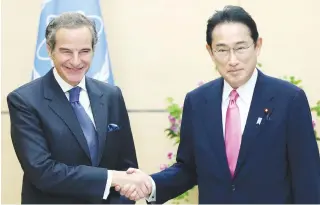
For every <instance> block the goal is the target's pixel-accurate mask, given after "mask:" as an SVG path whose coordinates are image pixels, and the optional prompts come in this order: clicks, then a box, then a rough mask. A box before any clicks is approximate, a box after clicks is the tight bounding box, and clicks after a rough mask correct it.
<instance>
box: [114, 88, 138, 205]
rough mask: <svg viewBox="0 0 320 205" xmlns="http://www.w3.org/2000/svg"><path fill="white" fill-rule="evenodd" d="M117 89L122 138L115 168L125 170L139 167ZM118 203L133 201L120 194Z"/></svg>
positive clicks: (125, 113)
mask: <svg viewBox="0 0 320 205" xmlns="http://www.w3.org/2000/svg"><path fill="white" fill-rule="evenodd" d="M116 88H117V90H118V105H119V121H120V134H119V135H120V136H121V138H122V142H121V145H122V146H121V152H119V153H120V156H119V158H118V159H119V160H118V161H117V166H116V169H117V170H120V171H127V170H128V169H129V168H130V167H132V168H139V166H138V160H137V155H136V150H135V145H134V140H133V136H132V131H131V126H130V120H129V116H128V111H127V108H126V105H125V101H124V99H123V95H122V92H121V89H120V88H118V87H116ZM111 192H112V193H114V194H115V193H116V194H115V195H119V193H118V192H116V191H115V190H114V188H112V190H111ZM119 203H121V204H134V203H135V201H131V200H129V199H128V198H126V197H125V196H120V199H119Z"/></svg>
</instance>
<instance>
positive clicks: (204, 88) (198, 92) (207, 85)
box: [188, 77, 222, 96]
mask: <svg viewBox="0 0 320 205" xmlns="http://www.w3.org/2000/svg"><path fill="white" fill-rule="evenodd" d="M221 83H222V78H221V77H219V78H217V79H214V80H211V81H209V82H207V83H204V84H202V85H200V86H199V87H197V88H195V89H193V90H191V91H190V92H189V93H188V95H189V96H199V95H204V94H205V93H206V92H207V91H208V89H210V88H212V87H219V86H220V85H221Z"/></svg>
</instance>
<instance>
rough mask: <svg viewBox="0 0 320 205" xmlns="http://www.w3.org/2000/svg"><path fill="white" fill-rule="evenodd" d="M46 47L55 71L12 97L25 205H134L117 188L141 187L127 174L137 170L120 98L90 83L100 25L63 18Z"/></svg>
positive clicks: (79, 16)
mask: <svg viewBox="0 0 320 205" xmlns="http://www.w3.org/2000/svg"><path fill="white" fill-rule="evenodd" d="M46 40H47V49H48V52H49V54H50V56H51V58H52V60H53V63H54V68H53V69H51V70H50V71H49V72H48V73H47V74H46V75H45V76H43V77H41V78H39V79H37V80H34V81H32V82H30V83H27V84H25V85H23V86H21V87H20V88H18V89H16V90H14V91H12V92H11V93H10V94H9V95H8V97H7V101H8V107H9V112H10V119H11V137H12V142H13V146H14V149H15V152H16V155H17V157H18V160H19V162H20V164H21V167H22V169H23V172H24V175H23V184H22V194H21V198H22V203H28V204H38V203H41V204H48V203H54V204H60V203H65V204H67V203H74V204H85V203H132V202H131V201H129V200H127V199H126V198H124V197H123V198H122V197H121V196H120V194H119V193H118V192H116V191H115V190H114V188H111V187H114V186H115V185H124V184H125V183H129V182H130V183H136V182H137V179H136V178H137V177H136V178H133V177H130V176H129V175H127V174H126V173H125V171H124V170H127V169H128V168H129V167H135V168H137V167H138V163H137V158H136V152H135V147H134V141H133V137H132V133H131V128H130V123H129V118H128V114H127V110H126V106H125V103H124V100H123V97H122V94H121V91H120V89H119V88H118V87H116V86H111V85H108V84H106V83H103V82H100V81H97V80H94V79H92V78H89V77H85V74H86V72H87V71H88V69H89V67H90V63H91V60H92V57H93V51H94V46H95V45H96V43H97V31H96V28H95V25H94V24H93V23H92V22H91V21H90V20H89V19H87V18H86V17H85V16H84V15H82V14H79V13H65V14H62V15H61V16H59V17H57V18H56V19H54V20H52V21H51V22H50V24H49V25H48V27H47V29H46ZM116 170H119V171H116ZM121 170H122V171H121ZM140 181H141V180H140ZM137 183H138V182H137Z"/></svg>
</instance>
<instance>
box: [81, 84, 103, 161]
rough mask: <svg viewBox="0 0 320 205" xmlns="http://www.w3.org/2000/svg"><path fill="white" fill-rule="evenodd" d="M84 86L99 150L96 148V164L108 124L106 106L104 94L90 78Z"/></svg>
mask: <svg viewBox="0 0 320 205" xmlns="http://www.w3.org/2000/svg"><path fill="white" fill-rule="evenodd" d="M86 84H87V85H86V86H87V89H88V95H89V99H90V105H91V109H92V114H93V118H94V122H95V125H96V130H97V133H98V140H99V150H98V164H99V163H100V160H101V157H102V154H103V150H104V147H105V142H106V135H107V124H108V122H107V121H108V118H107V116H108V109H107V106H106V104H105V103H106V102H107V101H106V99H105V98H106V96H105V95H104V94H103V92H101V90H100V89H99V87H98V86H97V85H96V84H95V83H94V81H93V80H92V79H90V78H86Z"/></svg>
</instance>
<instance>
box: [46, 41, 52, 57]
mask: <svg viewBox="0 0 320 205" xmlns="http://www.w3.org/2000/svg"><path fill="white" fill-rule="evenodd" d="M47 51H48V55H49V57H50V58H52V55H51V54H52V49H51V47H50V46H49V44H47Z"/></svg>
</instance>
